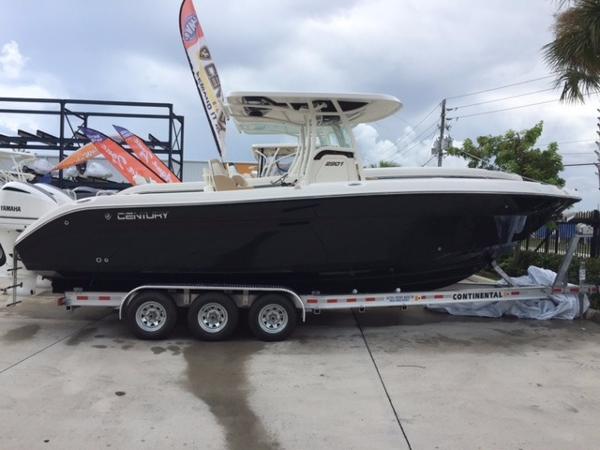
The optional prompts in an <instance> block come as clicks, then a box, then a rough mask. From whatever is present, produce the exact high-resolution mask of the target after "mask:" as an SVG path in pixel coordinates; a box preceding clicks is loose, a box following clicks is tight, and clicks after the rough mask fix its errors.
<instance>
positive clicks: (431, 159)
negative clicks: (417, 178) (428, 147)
mask: <svg viewBox="0 0 600 450" xmlns="http://www.w3.org/2000/svg"><path fill="white" fill-rule="evenodd" d="M436 156H437V155H433V156H432V157H431V158H429V159H428V160H427V162H426V163H425V164H423V165H421V167H425V166H426V165H427V164H429V163H430V162H431V161H433V158H435V157H436Z"/></svg>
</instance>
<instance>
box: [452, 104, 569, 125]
mask: <svg viewBox="0 0 600 450" xmlns="http://www.w3.org/2000/svg"><path fill="white" fill-rule="evenodd" d="M557 101H558V99H554V100H545V101H543V102H536V103H528V104H527V105H519V106H512V107H510V108H502V109H493V110H491V111H483V112H478V113H473V114H465V115H464V116H455V117H449V118H448V120H457V119H464V118H466V117H475V116H483V115H485V114H493V113H497V112H502V111H512V110H513V109H521V108H529V107H530V106H537V105H544V104H546V103H555V102H557Z"/></svg>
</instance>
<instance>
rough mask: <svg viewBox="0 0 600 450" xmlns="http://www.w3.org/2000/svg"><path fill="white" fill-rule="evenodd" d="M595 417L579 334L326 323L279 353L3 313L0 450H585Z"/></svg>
mask: <svg viewBox="0 0 600 450" xmlns="http://www.w3.org/2000/svg"><path fill="white" fill-rule="evenodd" d="M357 319H358V323H359V324H360V326H358V324H357ZM363 333H364V338H363ZM599 413H600V325H597V324H595V323H592V322H588V321H576V322H570V323H566V322H531V321H516V320H489V319H477V318H469V319H461V318H456V317H449V316H447V315H445V314H442V313H432V312H428V311H425V310H421V309H413V310H407V311H399V310H387V311H384V310H380V311H373V312H368V313H365V314H356V318H355V316H354V315H353V314H352V313H351V312H336V313H334V312H328V313H323V314H322V315H320V316H309V321H308V324H305V325H301V326H300V327H299V328H298V329H297V330H296V332H295V334H294V335H293V336H292V338H291V339H290V340H288V341H286V342H281V343H270V344H268V343H262V342H258V341H256V340H254V339H253V338H252V337H251V336H250V335H249V332H248V331H247V328H245V327H242V329H241V330H240V332H239V333H238V334H237V335H236V336H235V337H234V339H233V340H231V341H227V342H219V343H205V342H199V341H196V340H194V339H192V338H191V336H190V335H189V333H188V332H187V330H186V329H185V327H184V326H183V325H182V326H178V328H177V329H176V332H175V334H174V336H173V337H172V338H171V339H169V340H167V341H159V342H150V341H140V340H137V339H135V338H133V337H132V336H131V335H130V333H129V332H128V330H127V329H126V328H125V326H124V324H123V323H120V322H119V321H118V319H117V317H116V315H115V314H114V313H111V312H110V311H109V310H106V309H98V310H94V309H87V310H84V309H79V310H76V311H73V312H66V311H65V310H64V309H62V308H60V307H57V306H56V305H55V303H54V301H53V300H52V299H43V298H42V299H40V298H35V299H31V300H27V301H26V302H24V303H22V304H19V305H17V306H14V307H10V308H2V309H0V423H2V427H1V432H0V448H2V449H35V448H48V449H50V448H56V449H63V448H83V447H85V448H92V449H93V448H103V449H105V448H157V449H158V448H203V449H220V448H230V449H269V448H271V449H275V448H285V449H288V448H289V449H306V448H311V449H333V448H340V449H349V448H356V449H364V448H370V449H402V448H409V445H410V446H412V448H414V449H425V448H460V449H468V448H486V449H489V448H544V449H549V448H592V447H596V446H597V445H598V444H597V439H598V437H599V433H598V431H597V424H596V422H597V417H599V416H600V414H599ZM396 415H397V416H398V417H396ZM409 443H410V444H409Z"/></svg>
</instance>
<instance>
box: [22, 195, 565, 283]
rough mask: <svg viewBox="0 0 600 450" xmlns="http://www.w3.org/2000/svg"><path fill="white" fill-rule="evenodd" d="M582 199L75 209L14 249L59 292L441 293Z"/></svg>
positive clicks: (367, 199) (394, 198)
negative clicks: (219, 286)
mask: <svg viewBox="0 0 600 450" xmlns="http://www.w3.org/2000/svg"><path fill="white" fill-rule="evenodd" d="M573 202H574V200H572V199H569V198H564V197H551V196H541V195H515V194H473V193H468V194H454V193H447V194H443V193H442V194H379V195H363V196H352V197H320V198H313V199H293V200H277V201H274V200H270V201H264V202H251V203H230V204H215V205H209V204H200V205H185V206H173V205H169V206H152V207H151V206H146V207H137V208H109V209H106V208H102V209H91V208H90V209H85V210H80V211H74V212H72V213H69V214H67V215H64V216H61V217H59V218H56V219H54V220H53V221H51V222H48V223H47V224H45V225H44V226H42V227H41V228H39V229H37V230H35V231H34V232H32V233H31V234H29V235H28V236H26V237H25V238H24V239H22V240H20V242H19V243H18V244H17V251H18V254H19V256H20V258H21V259H22V261H23V263H24V264H25V266H26V267H27V268H28V269H29V270H33V271H37V272H40V273H42V274H45V275H46V276H49V277H50V278H52V279H53V282H54V286H55V289H56V290H64V289H70V288H73V287H81V288H84V289H96V290H105V289H106V290H117V289H118V290H121V289H130V288H133V287H135V286H136V285H139V284H142V283H153V284H160V283H200V282H203V283H207V282H208V283H252V284H265V283H267V284H279V285H285V286H287V287H290V288H293V289H296V290H297V291H299V292H302V293H309V292H313V291H320V292H322V293H327V292H350V291H352V290H354V289H356V290H357V291H358V292H373V291H379V292H383V291H389V290H393V289H396V288H400V289H402V290H421V289H435V288H438V287H443V286H446V285H449V284H452V283H454V282H456V281H459V280H461V279H464V278H466V277H468V276H469V275H471V274H473V273H476V272H477V271H479V270H481V269H482V268H484V267H485V266H486V265H487V264H488V263H489V262H490V261H491V259H493V258H495V257H496V256H497V255H498V254H499V253H501V252H502V251H505V250H506V249H507V248H510V246H511V245H512V244H513V243H515V242H517V241H519V240H522V239H523V238H525V237H526V236H527V234H529V233H531V232H533V231H535V230H536V229H537V228H538V227H539V226H541V225H543V224H544V223H545V222H546V221H547V220H549V219H550V218H551V217H552V216H553V215H554V214H556V213H557V212H559V211H561V210H563V209H564V208H566V207H568V206H569V205H570V204H571V203H573Z"/></svg>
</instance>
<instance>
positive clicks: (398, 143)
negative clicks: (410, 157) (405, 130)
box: [397, 122, 437, 145]
mask: <svg viewBox="0 0 600 450" xmlns="http://www.w3.org/2000/svg"><path fill="white" fill-rule="evenodd" d="M435 126H437V122H434V123H432V124H431V125H429V126H428V127H427V128H425V129H424V130H423V131H422V132H421V133H419V135H418V136H417V137H415V138H414V139H413V140H412V141H409V142H408V143H407V144H406V145H411V144H412V143H414V142H418V141H419V138H420V137H421V136H423V135H425V134H426V133H427V132H428V131H429V130H431V129H432V128H433V127H435ZM401 141H402V139H401V140H400V142H397V145H401V144H402V142H401Z"/></svg>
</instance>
